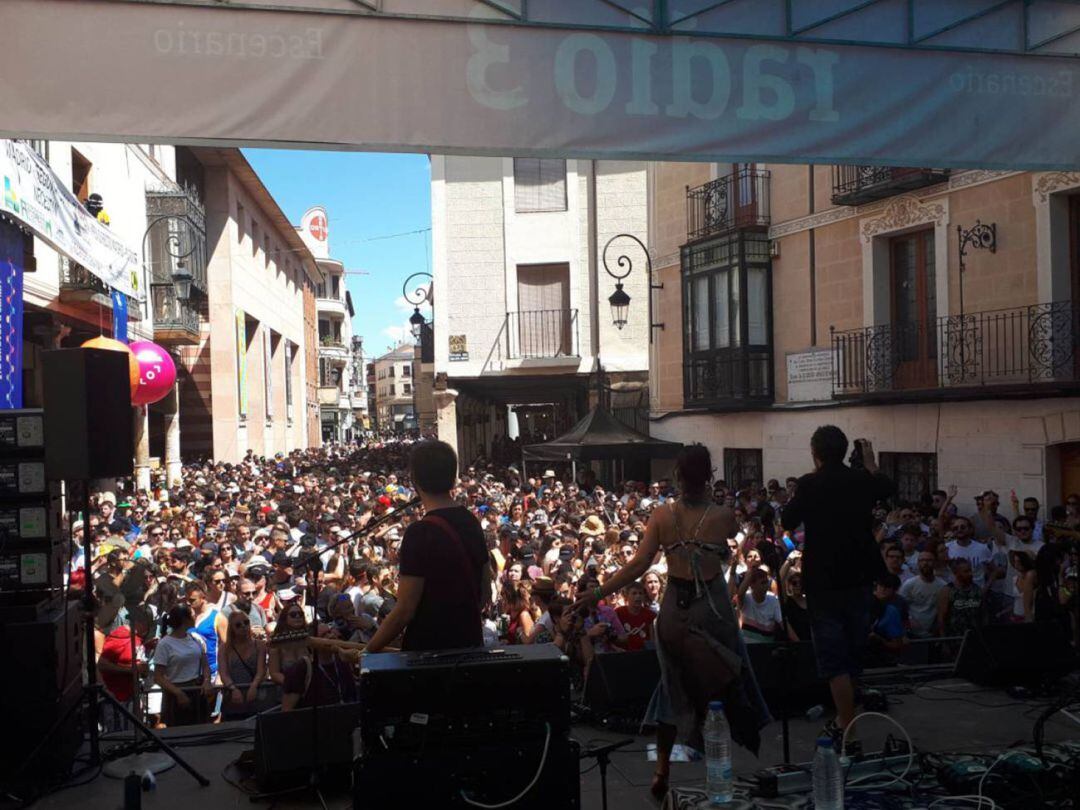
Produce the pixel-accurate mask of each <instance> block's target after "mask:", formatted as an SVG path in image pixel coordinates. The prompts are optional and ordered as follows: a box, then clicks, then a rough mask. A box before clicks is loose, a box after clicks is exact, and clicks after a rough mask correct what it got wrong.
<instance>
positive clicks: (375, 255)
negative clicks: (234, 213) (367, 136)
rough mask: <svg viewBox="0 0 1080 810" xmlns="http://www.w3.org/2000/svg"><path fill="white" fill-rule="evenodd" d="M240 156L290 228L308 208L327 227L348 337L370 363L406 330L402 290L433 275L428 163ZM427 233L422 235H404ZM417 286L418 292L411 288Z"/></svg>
mask: <svg viewBox="0 0 1080 810" xmlns="http://www.w3.org/2000/svg"><path fill="white" fill-rule="evenodd" d="M244 154H245V155H246V156H247V159H248V160H249V161H250V162H251V165H252V166H254V167H255V170H256V171H257V172H258V174H259V177H261V178H262V181H263V183H265V184H266V187H267V188H268V189H270V192H271V193H272V194H273V195H274V197H275V199H276V200H277V202H278V205H280V206H281V209H282V210H283V211H284V212H285V214H286V215H287V216H288V217H289V219H290V220H291V221H292V222H293V224H297V225H298V224H299V223H300V217H302V216H303V214H304V212H305V211H306V210H307V209H308V208H310V207H311V206H313V205H322V206H324V207H325V208H326V213H327V216H328V217H329V219H330V255H331V257H332V258H335V259H338V260H340V261H342V262H344V263H345V269H346V270H347V271H357V270H364V271H366V272H368V273H370V275H356V274H349V275H347V276H346V280H347V283H348V287H349V290H350V291H351V292H352V300H353V308H354V309H355V311H356V317H355V318H354V319H353V333H354V334H357V335H363V336H364V353H365V355H367V356H370V357H374V356H377V355H379V354H382V353H384V352H385V351H386V349H388V348H389V347H391V346H392V345H393V343H394V342H395V336H400V335H402V334H403V330H406V329H407V328H408V323H407V322H408V317H409V315H410V314H412V308H411V307H408V308H406V305H405V302H404V301H403V300H401V285H402V283H403V282H404V281H405V278H406V276H409V275H410V274H412V273H415V272H417V271H425V272H429V273H430V272H431V259H430V251H431V231H430V227H431V186H430V180H431V175H430V171H429V166H428V159H427V156H426V155H402V154H380V153H367V152H308V151H299V150H291V149H290V150H278V149H245V150H244ZM420 229H427V230H425V231H424V232H423V233H409V234H408V235H401V236H398V235H397V234H406V233H407V232H411V231H416V230H420ZM414 286H415V285H414Z"/></svg>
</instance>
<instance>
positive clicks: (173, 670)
mask: <svg viewBox="0 0 1080 810" xmlns="http://www.w3.org/2000/svg"><path fill="white" fill-rule="evenodd" d="M204 649H205V648H204V647H203V642H202V640H201V639H199V638H196V637H194V636H184V638H176V637H175V636H173V635H168V636H165V637H164V638H162V639H161V640H160V641H158V643H157V649H155V650H154V666H155V667H163V668H164V669H165V676H166V677H167V678H168V679H169V680H170V681H172V682H173V683H186V682H187V681H194V680H197V679H198V678H199V675H200V671H199V668H200V664H201V663H202V656H203V652H204Z"/></svg>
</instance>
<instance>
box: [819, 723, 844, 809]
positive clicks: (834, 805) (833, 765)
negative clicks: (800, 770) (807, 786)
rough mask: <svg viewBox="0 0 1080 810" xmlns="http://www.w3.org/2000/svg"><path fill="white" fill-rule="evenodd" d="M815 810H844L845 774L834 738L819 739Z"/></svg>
mask: <svg viewBox="0 0 1080 810" xmlns="http://www.w3.org/2000/svg"><path fill="white" fill-rule="evenodd" d="M814 810H844V772H843V771H842V770H841V768H840V758H839V757H838V756H837V755H836V749H835V748H834V747H833V740H832V737H819V738H818V741H817V750H816V751H815V752H814Z"/></svg>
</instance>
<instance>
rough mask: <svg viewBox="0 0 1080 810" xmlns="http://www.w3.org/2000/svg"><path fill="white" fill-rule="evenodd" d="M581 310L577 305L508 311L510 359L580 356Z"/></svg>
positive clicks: (506, 326) (505, 325)
mask: <svg viewBox="0 0 1080 810" xmlns="http://www.w3.org/2000/svg"><path fill="white" fill-rule="evenodd" d="M577 314H578V311H577V310H576V309H537V310H531V311H526V312H507V313H506V322H505V324H504V328H503V333H504V334H505V335H506V357H507V359H510V360H529V359H543V358H555V357H578V356H579V352H578V333H577V327H578V324H577Z"/></svg>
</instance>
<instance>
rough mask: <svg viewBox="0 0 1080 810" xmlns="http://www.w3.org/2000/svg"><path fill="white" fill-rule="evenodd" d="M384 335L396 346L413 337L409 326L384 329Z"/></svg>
mask: <svg viewBox="0 0 1080 810" xmlns="http://www.w3.org/2000/svg"><path fill="white" fill-rule="evenodd" d="M382 333H383V334H384V335H385V336H386V337H388V338H390V340H392V341H393V342H394V345H395V346H396V345H397V344H398V343H401V341H403V340H405V338H406V337H409V336H410V335H411V332H410V330H409V325H408V324H405V325H404V326H388V327H386V328H385V329H383V331H382Z"/></svg>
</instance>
